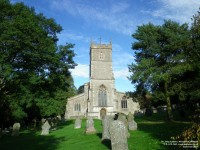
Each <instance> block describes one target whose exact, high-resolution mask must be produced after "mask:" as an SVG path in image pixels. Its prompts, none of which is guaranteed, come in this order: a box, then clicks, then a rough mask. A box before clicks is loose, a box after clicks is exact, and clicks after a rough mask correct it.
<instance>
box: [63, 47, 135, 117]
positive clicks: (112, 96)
mask: <svg viewBox="0 0 200 150" xmlns="http://www.w3.org/2000/svg"><path fill="white" fill-rule="evenodd" d="M89 71H90V73H89V75H90V82H89V83H85V84H84V93H81V94H79V95H77V96H74V97H72V98H69V99H68V102H67V105H66V114H65V118H74V117H76V116H85V117H86V116H93V117H94V118H103V117H104V116H105V115H114V114H115V113H117V112H123V113H125V114H128V113H129V112H132V113H134V112H135V111H137V110H139V105H138V103H135V102H133V101H132V99H131V98H128V97H127V96H126V95H125V93H122V92H117V91H116V89H115V79H114V75H113V69H112V44H111V43H109V44H101V43H100V44H95V43H91V45H90V70H89Z"/></svg>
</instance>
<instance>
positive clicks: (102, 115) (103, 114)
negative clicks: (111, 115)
mask: <svg viewBox="0 0 200 150" xmlns="http://www.w3.org/2000/svg"><path fill="white" fill-rule="evenodd" d="M105 116H106V109H105V108H102V109H101V110H100V117H101V119H104V118H105Z"/></svg>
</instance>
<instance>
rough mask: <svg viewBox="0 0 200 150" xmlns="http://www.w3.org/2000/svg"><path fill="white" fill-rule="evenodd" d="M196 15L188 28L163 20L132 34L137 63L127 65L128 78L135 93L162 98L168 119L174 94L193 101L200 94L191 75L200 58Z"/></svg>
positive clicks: (196, 76)
mask: <svg viewBox="0 0 200 150" xmlns="http://www.w3.org/2000/svg"><path fill="white" fill-rule="evenodd" d="M197 16H198V17H197ZM197 16H195V17H194V23H193V24H192V27H191V28H189V27H188V25H187V24H179V23H177V22H174V21H172V20H165V21H164V23H163V24H162V25H154V24H152V23H149V24H146V25H142V26H139V27H138V29H137V30H136V32H135V33H134V34H133V35H132V36H133V38H135V39H136V42H134V43H133V46H132V49H133V50H134V53H135V61H136V63H132V64H130V65H129V71H130V72H131V73H132V75H131V76H130V78H129V79H130V80H131V81H132V83H134V84H136V89H137V90H136V93H140V94H141V95H146V96H147V95H151V97H152V98H153V101H164V102H165V104H166V105H167V110H168V116H169V119H170V120H172V119H173V116H172V110H171V99H172V98H173V97H175V96H176V98H177V99H178V101H188V100H189V101H190V102H191V101H192V102H194V103H195V102H197V100H199V98H200V97H199V96H200V95H199V94H200V91H199V85H197V86H194V85H196V83H197V82H196V81H194V79H195V80H198V79H199V61H200V59H199V58H200V57H199V56H200V55H199V54H200V52H199V34H198V32H199V31H200V30H199V29H200V26H199V14H198V15H197ZM195 30H197V31H195ZM197 34H198V35H197ZM197 66H198V67H197ZM191 91H193V92H192V93H193V94H191ZM195 95H196V97H195V98H193V100H194V99H195V100H194V101H193V100H192V97H194V96H195Z"/></svg>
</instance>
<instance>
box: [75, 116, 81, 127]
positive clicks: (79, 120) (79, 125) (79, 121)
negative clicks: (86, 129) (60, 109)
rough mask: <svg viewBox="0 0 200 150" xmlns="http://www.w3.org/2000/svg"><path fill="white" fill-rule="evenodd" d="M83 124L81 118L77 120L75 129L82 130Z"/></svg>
mask: <svg viewBox="0 0 200 150" xmlns="http://www.w3.org/2000/svg"><path fill="white" fill-rule="evenodd" d="M81 123H82V120H81V119H80V118H79V117H78V118H76V120H75V126H74V128H75V129H79V128H81Z"/></svg>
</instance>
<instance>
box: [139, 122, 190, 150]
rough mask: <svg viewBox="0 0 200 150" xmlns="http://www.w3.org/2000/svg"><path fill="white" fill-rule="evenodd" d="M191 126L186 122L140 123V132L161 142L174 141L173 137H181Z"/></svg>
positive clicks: (169, 147) (175, 147) (166, 147)
mask: <svg viewBox="0 0 200 150" xmlns="http://www.w3.org/2000/svg"><path fill="white" fill-rule="evenodd" d="M189 125H190V124H189V123H184V122H140V123H138V130H141V131H143V132H145V133H148V134H149V135H150V136H151V137H152V138H154V139H158V140H159V141H160V142H161V141H172V140H171V137H174V136H177V135H179V134H180V133H181V132H182V131H183V130H184V129H186V128H187V127H188V126H189ZM161 147H163V148H165V149H177V148H178V147H177V146H164V145H163V144H161Z"/></svg>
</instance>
